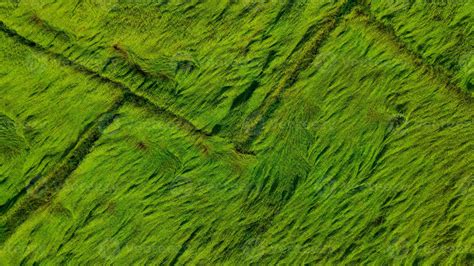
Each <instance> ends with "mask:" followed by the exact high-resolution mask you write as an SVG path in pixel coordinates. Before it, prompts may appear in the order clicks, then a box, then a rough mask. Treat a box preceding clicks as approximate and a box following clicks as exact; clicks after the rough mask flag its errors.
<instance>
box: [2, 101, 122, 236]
mask: <svg viewBox="0 0 474 266" xmlns="http://www.w3.org/2000/svg"><path fill="white" fill-rule="evenodd" d="M125 100H126V98H125V97H121V98H119V100H118V101H117V102H116V103H115V104H114V105H113V106H112V107H111V108H110V109H109V110H107V111H106V112H105V113H103V114H102V115H100V116H99V118H97V120H96V121H95V122H94V123H93V126H91V127H90V128H89V129H88V130H86V132H84V134H83V136H81V138H79V139H78V141H77V143H76V144H75V147H74V148H73V149H72V150H71V152H70V153H69V154H67V155H66V156H65V157H64V158H63V159H62V160H61V162H60V163H59V165H58V166H57V167H56V168H55V169H54V170H52V172H51V173H50V174H49V175H48V176H46V177H45V178H44V179H42V180H39V182H38V183H37V184H36V185H33V187H32V188H31V190H28V187H27V188H25V189H24V191H22V195H19V197H16V200H17V202H16V203H14V204H13V206H12V207H11V208H10V210H8V211H7V212H6V214H5V215H4V219H3V220H2V221H1V224H0V236H1V237H0V243H3V242H5V241H6V240H7V239H8V237H9V236H10V235H11V234H12V233H13V232H14V231H15V229H16V228H17V227H18V226H20V225H21V224H22V223H23V222H24V221H26V220H27V219H28V217H29V216H30V215H31V214H32V213H33V212H34V211H35V210H37V209H39V208H40V207H41V206H43V205H46V204H48V203H49V202H50V201H51V199H52V198H53V197H54V195H55V194H56V193H57V192H58V191H59V190H60V189H61V187H62V186H63V184H64V182H65V181H66V179H67V178H68V176H69V175H70V174H71V173H72V172H73V171H74V170H75V169H76V168H77V167H78V166H79V164H80V163H81V162H82V160H84V158H85V157H86V156H87V154H89V152H90V151H91V150H92V148H93V147H94V144H95V142H96V141H97V140H98V139H99V138H100V137H101V135H102V133H103V131H104V129H105V128H107V127H108V126H109V125H110V124H111V123H112V122H113V121H114V119H115V118H116V117H117V115H116V112H117V110H118V109H119V108H120V107H121V106H122V105H123V104H124V102H125ZM22 196H23V197H22Z"/></svg>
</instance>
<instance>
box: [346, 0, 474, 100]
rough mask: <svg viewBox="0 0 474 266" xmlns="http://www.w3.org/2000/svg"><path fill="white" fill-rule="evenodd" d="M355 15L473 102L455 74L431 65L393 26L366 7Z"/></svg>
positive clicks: (432, 74)
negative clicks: (458, 82) (401, 37)
mask: <svg viewBox="0 0 474 266" xmlns="http://www.w3.org/2000/svg"><path fill="white" fill-rule="evenodd" d="M355 11H356V12H355V14H356V15H357V16H358V17H359V18H361V20H362V22H364V23H365V25H366V26H367V27H372V28H374V29H376V30H377V31H378V32H380V34H382V35H384V36H387V37H388V39H389V40H390V41H391V42H392V43H393V44H395V46H396V47H398V49H399V50H400V52H401V53H402V54H404V55H406V56H408V57H409V58H410V59H411V61H412V63H413V64H415V65H416V66H417V67H421V68H423V70H424V71H425V72H426V73H428V74H429V75H430V76H432V77H433V78H434V79H435V80H438V81H440V82H441V83H443V84H445V85H446V88H447V89H449V90H450V91H452V92H453V93H455V94H456V95H457V97H460V98H461V99H463V100H465V101H468V102H470V101H472V93H470V92H468V91H466V90H463V89H461V88H460V87H459V86H458V85H457V84H456V82H455V81H454V80H455V79H454V74H453V73H452V72H451V71H450V70H449V69H447V68H446V67H444V66H443V65H441V64H437V63H430V62H428V60H426V58H424V57H423V56H422V55H420V54H419V53H417V52H416V51H414V50H413V49H411V48H410V47H409V45H407V44H406V43H405V42H404V41H403V40H402V39H400V37H398V36H397V34H396V33H395V29H394V28H393V26H392V25H390V24H387V23H384V22H382V21H381V20H378V19H377V18H376V17H375V15H374V14H372V13H371V12H370V11H369V9H368V8H367V7H366V6H363V5H360V6H358V7H357V8H356V9H355Z"/></svg>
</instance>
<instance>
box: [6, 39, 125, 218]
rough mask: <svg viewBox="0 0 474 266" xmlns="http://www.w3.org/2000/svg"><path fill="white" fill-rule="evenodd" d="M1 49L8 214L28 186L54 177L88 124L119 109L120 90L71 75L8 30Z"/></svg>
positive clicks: (82, 76)
mask: <svg viewBox="0 0 474 266" xmlns="http://www.w3.org/2000/svg"><path fill="white" fill-rule="evenodd" d="M0 50H1V54H0V56H1V61H2V64H1V66H0V72H1V74H0V75H1V78H0V90H1V91H0V93H1V97H2V101H1V103H0V119H1V120H0V121H1V122H0V123H2V125H5V126H3V127H2V144H1V145H2V146H1V149H2V163H1V164H0V169H1V171H0V188H1V191H2V193H1V194H0V206H1V208H2V211H3V210H5V209H6V208H7V207H8V206H9V205H10V204H11V203H12V201H14V200H15V198H16V197H17V196H18V194H19V193H22V192H21V191H22V190H23V189H24V188H25V187H27V186H29V184H30V183H31V184H32V183H34V182H36V181H38V180H40V179H42V178H44V176H46V175H48V174H49V171H51V170H52V169H53V168H54V167H55V165H56V164H58V163H59V162H60V161H61V159H62V158H63V157H65V156H66V155H67V151H68V150H71V149H73V148H74V146H75V145H76V143H77V141H78V139H79V138H80V136H81V134H83V132H84V130H85V129H86V128H87V126H88V125H91V124H92V123H93V122H94V120H95V119H97V118H98V117H99V116H100V115H102V114H103V113H105V112H107V111H108V109H109V108H111V107H112V106H113V105H114V103H115V101H116V100H118V96H119V93H117V92H120V91H117V90H113V89H112V88H111V87H110V86H107V85H106V84H102V83H101V82H98V81H97V80H94V79H91V78H88V77H87V76H84V75H83V74H81V73H75V72H74V71H71V70H70V69H68V68H67V67H64V66H62V65H61V64H60V63H59V62H57V61H55V60H51V59H49V58H48V57H47V56H45V55H44V54H41V53H38V52H36V51H32V50H31V49H29V48H28V47H26V46H23V45H21V43H19V42H18V41H16V40H15V39H13V38H10V37H9V36H7V35H6V34H5V33H4V32H1V33H0ZM65 76H67V77H66V78H65ZM3 129H5V130H3Z"/></svg>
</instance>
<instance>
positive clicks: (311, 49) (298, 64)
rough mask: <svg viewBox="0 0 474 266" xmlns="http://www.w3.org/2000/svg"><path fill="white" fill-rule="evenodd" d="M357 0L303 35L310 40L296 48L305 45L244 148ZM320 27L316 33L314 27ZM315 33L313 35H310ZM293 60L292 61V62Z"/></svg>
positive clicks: (259, 112) (263, 109) (267, 101)
mask: <svg viewBox="0 0 474 266" xmlns="http://www.w3.org/2000/svg"><path fill="white" fill-rule="evenodd" d="M356 5H357V1H355V0H347V1H345V2H344V3H343V4H341V6H340V7H339V8H338V9H337V10H336V11H335V12H334V13H333V14H331V15H328V17H327V18H326V19H325V20H323V22H321V24H320V25H319V24H318V25H314V26H313V27H310V28H309V29H308V32H307V34H305V36H303V39H308V40H309V41H307V42H305V41H304V40H303V42H301V43H303V44H301V45H297V47H296V48H295V49H299V48H298V46H303V47H302V48H301V49H302V51H300V52H299V53H298V54H299V55H300V56H298V57H297V58H296V59H294V60H290V64H292V67H291V70H290V71H289V72H288V73H287V75H286V76H284V77H283V78H282V79H281V82H280V83H279V85H278V86H277V88H276V89H275V90H274V91H272V92H271V93H270V95H268V96H267V98H266V99H265V101H264V102H263V104H262V105H261V107H260V108H259V109H258V110H257V111H256V112H255V115H254V116H256V117H255V119H253V121H252V122H251V126H250V128H251V130H250V134H249V136H248V137H247V139H246V140H245V141H244V143H242V144H241V146H242V147H243V149H244V150H246V149H249V146H250V145H251V144H252V143H253V142H254V140H255V139H256V138H257V137H258V136H259V134H260V132H261V131H262V129H263V127H264V125H265V122H266V121H267V120H268V119H269V117H271V116H272V114H273V113H274V112H275V110H276V108H277V107H278V106H279V105H280V102H281V97H282V95H283V93H284V92H285V91H286V90H287V89H288V88H290V87H292V86H293V85H294V84H295V82H296V81H297V79H298V77H299V74H300V73H301V71H303V70H304V69H306V68H307V67H308V66H309V65H310V64H311V62H312V61H313V59H314V58H315V57H316V55H317V54H318V53H319V49H320V48H321V47H322V46H323V45H324V43H325V42H326V40H327V39H328V37H329V35H330V33H331V32H332V31H333V30H334V29H336V28H337V26H338V25H339V22H340V21H341V19H342V18H343V17H344V16H345V15H347V14H348V13H349V12H350V11H351V10H352V9H353V8H354V7H355V6H356ZM315 28H318V30H316V32H315V33H313V31H314V29H315ZM309 35H313V36H309ZM291 61H292V62H291Z"/></svg>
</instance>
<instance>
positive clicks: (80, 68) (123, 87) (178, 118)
mask: <svg viewBox="0 0 474 266" xmlns="http://www.w3.org/2000/svg"><path fill="white" fill-rule="evenodd" d="M0 30H1V31H3V32H5V33H6V34H7V35H8V36H10V37H12V38H15V40H17V41H18V42H20V43H23V44H25V45H27V46H29V47H32V48H34V49H36V50H37V51H39V52H41V53H44V54H47V55H49V56H51V57H52V58H54V59H56V60H59V61H60V62H61V63H63V64H64V65H67V66H70V67H72V68H74V69H75V70H76V71H78V72H81V73H83V74H86V75H89V76H92V77H94V78H96V79H98V80H100V81H101V82H104V83H108V84H111V85H114V86H115V87H117V88H119V89H120V90H122V91H123V92H124V93H125V94H126V95H127V97H128V99H131V98H133V99H134V100H135V101H139V102H143V103H146V105H147V106H150V107H153V108H154V109H156V110H158V111H159V112H165V113H167V116H169V117H171V118H173V120H174V121H179V124H182V125H186V127H187V128H189V129H190V130H191V131H192V132H194V133H196V134H200V135H210V134H209V133H206V132H204V131H203V130H202V129H199V128H197V127H196V126H195V125H194V124H193V123H192V122H190V121H189V120H187V119H186V118H184V117H182V116H180V115H177V114H175V113H173V112H171V111H170V110H169V109H168V108H167V107H164V106H159V105H157V104H156V103H154V102H153V101H151V100H150V99H149V98H148V97H145V96H142V95H139V94H137V93H135V92H133V91H132V90H131V89H130V88H129V87H127V86H126V85H125V84H123V83H122V82H120V81H117V80H113V79H111V78H109V77H105V76H103V75H101V74H99V73H97V72H95V71H94V70H92V69H90V68H88V67H86V66H84V65H82V64H78V63H77V62H75V61H73V60H71V59H69V58H67V57H65V56H64V55H62V54H59V53H55V52H52V51H50V50H48V49H47V48H46V47H44V46H42V45H40V44H38V43H36V42H34V41H32V40H29V39H27V38H26V37H24V36H22V35H20V34H18V33H17V32H16V31H15V30H14V29H11V28H9V27H8V26H7V25H5V23H4V22H2V21H0Z"/></svg>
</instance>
